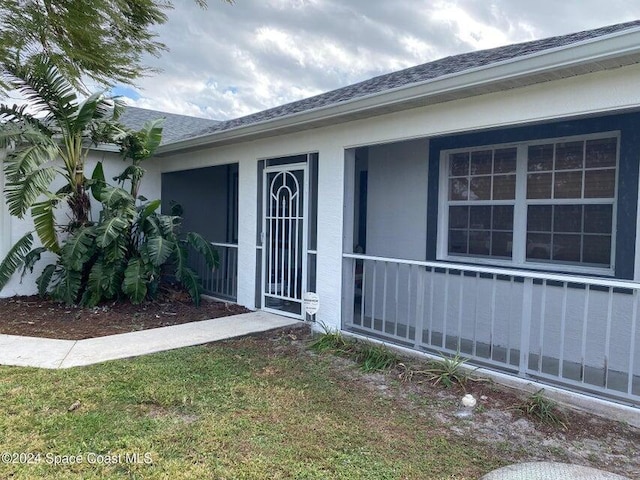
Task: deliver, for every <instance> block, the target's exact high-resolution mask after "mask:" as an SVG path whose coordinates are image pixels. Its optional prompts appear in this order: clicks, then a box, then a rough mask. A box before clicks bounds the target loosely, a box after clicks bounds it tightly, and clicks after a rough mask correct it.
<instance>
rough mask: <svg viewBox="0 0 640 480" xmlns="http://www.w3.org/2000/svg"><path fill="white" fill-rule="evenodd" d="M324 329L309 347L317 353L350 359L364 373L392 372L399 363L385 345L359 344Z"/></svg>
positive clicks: (340, 334)
mask: <svg viewBox="0 0 640 480" xmlns="http://www.w3.org/2000/svg"><path fill="white" fill-rule="evenodd" d="M323 329H324V333H322V334H320V335H318V336H317V337H316V338H315V339H314V340H313V342H311V344H310V345H309V348H310V349H311V350H313V351H315V352H318V353H325V352H328V353H332V354H334V355H341V356H346V357H349V358H351V359H352V360H354V361H355V362H356V363H357V364H358V365H359V366H360V368H361V369H362V371H364V372H378V371H386V370H390V369H391V368H393V367H394V366H395V365H396V364H397V363H398V356H397V355H396V354H395V353H394V352H393V351H391V350H389V348H387V346H385V345H378V344H373V343H370V342H358V341H357V340H356V339H351V338H346V337H345V336H344V335H343V334H342V333H341V332H340V331H338V330H334V329H331V328H329V327H327V326H323Z"/></svg>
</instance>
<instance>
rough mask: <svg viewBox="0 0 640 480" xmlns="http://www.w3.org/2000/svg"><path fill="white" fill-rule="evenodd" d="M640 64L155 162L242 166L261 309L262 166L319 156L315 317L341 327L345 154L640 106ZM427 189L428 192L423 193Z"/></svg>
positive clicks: (248, 252) (242, 256)
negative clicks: (259, 205) (317, 306)
mask: <svg viewBox="0 0 640 480" xmlns="http://www.w3.org/2000/svg"><path fill="white" fill-rule="evenodd" d="M639 80H640V66H638V65H635V66H629V67H623V68H619V69H617V70H612V71H608V72H598V73H593V74H589V75H583V76H581V77H575V78H569V79H564V80H559V81H554V82H547V83H544V84H540V85H534V86H529V87H525V88H519V89H513V90H509V91H505V92H500V93H494V94H490V95H483V96H479V97H473V98H468V99H464V100H459V101H455V102H449V103H447V104H441V105H435V106H430V107H423V108H416V109H412V110H408V111H405V112H398V113H393V114H388V115H381V116H378V117H373V118H369V119H364V120H358V121H353V122H350V123H348V124H337V125H334V126H329V127H323V128H317V129H313V130H309V131H305V132H300V133H294V134H289V135H282V136H278V137H273V138H266V139H261V140H256V141H251V142H245V143H241V144H236V145H228V146H223V147H218V148H210V149H205V150H200V151H196V152H190V153H187V154H175V155H173V156H170V157H164V158H160V159H157V162H158V164H159V167H160V169H161V170H162V171H175V170H183V169H189V168H198V167H203V166H209V165H217V164H223V163H232V162H239V165H240V173H239V177H240V178H239V196H240V204H239V218H240V228H239V279H238V302H239V303H240V304H242V305H245V306H247V307H252V308H253V307H255V302H254V297H255V254H256V244H255V239H256V221H257V218H256V215H257V212H256V208H257V206H256V205H257V204H256V201H257V196H256V190H257V171H256V169H257V161H258V159H263V158H275V157H280V156H287V155H294V154H299V153H307V152H318V153H319V178H318V197H319V206H318V278H317V280H318V282H317V285H318V288H317V291H318V294H319V295H320V299H321V300H320V302H321V308H320V311H319V312H318V316H317V320H318V321H319V322H323V323H324V324H326V325H329V326H335V327H339V326H340V314H339V312H340V304H341V301H342V298H341V282H340V278H341V270H342V261H341V254H342V239H343V232H342V228H343V199H344V190H343V181H344V156H345V153H344V152H345V149H347V148H353V147H358V146H370V145H373V144H382V143H389V142H397V141H402V140H410V139H415V138H425V137H429V136H432V135H443V134H450V133H456V132H464V131H471V130H477V129H483V128H492V127H501V126H507V125H517V124H526V123H530V122H540V121H544V120H549V119H556V118H568V117H573V116H582V115H591V114H598V113H603V112H608V111H616V110H623V109H626V108H631V107H638V106H639V105H640V89H637V88H636V85H637V82H638V81H639ZM425 191H426V189H425Z"/></svg>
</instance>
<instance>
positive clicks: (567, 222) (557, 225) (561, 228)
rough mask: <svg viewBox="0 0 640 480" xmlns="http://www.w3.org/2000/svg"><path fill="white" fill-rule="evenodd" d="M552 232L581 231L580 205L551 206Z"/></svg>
mask: <svg viewBox="0 0 640 480" xmlns="http://www.w3.org/2000/svg"><path fill="white" fill-rule="evenodd" d="M553 231H554V232H581V231H582V205H556V206H554V207H553Z"/></svg>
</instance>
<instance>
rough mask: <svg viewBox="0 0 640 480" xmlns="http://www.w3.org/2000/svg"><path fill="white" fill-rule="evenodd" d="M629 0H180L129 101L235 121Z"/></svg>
mask: <svg viewBox="0 0 640 480" xmlns="http://www.w3.org/2000/svg"><path fill="white" fill-rule="evenodd" d="M633 3H635V2H626V1H624V0H609V1H608V2H600V1H597V0H565V1H563V2H557V1H553V0H538V1H536V2H530V1H529V0H486V1H482V2H479V1H477V0H439V1H433V0H394V1H389V0H367V1H366V2H364V1H361V0H238V1H236V2H235V4H234V5H233V6H230V5H228V4H227V3H225V2H221V1H219V0H209V7H208V9H207V10H201V9H199V8H198V7H196V6H195V2H192V1H185V2H176V8H175V10H173V11H171V12H169V21H168V23H167V24H166V25H165V26H163V27H161V28H160V29H159V34H160V39H161V40H162V41H164V42H165V43H166V44H167V45H168V46H169V47H170V49H171V51H170V52H169V53H166V54H164V55H163V56H162V57H161V58H160V59H154V58H150V59H148V61H149V64H151V65H153V66H156V67H160V68H162V69H163V72H162V73H160V74H158V75H155V76H153V77H148V78H144V79H141V80H140V82H139V87H140V89H138V90H137V93H139V94H140V98H138V99H136V100H131V101H130V103H131V104H135V105H138V106H143V107H146V108H154V109H158V110H166V111H170V112H174V113H182V114H186V115H196V116H205V117H209V118H216V119H228V118H235V117H239V116H243V115H247V114H249V113H253V112H255V111H259V110H263V109H266V108H270V107H274V106H277V105H280V104H283V103H287V102H291V101H294V100H298V99H301V98H304V97H308V96H311V95H315V94H318V93H321V92H325V91H328V90H331V89H334V88H338V87H341V86H344V85H347V84H351V83H355V82H357V81H361V80H364V79H366V78H370V77H373V76H375V75H379V74H382V73H386V72H390V71H393V70H398V69H401V68H406V67H409V66H412V65H417V64H420V63H424V62H427V61H430V60H435V59H437V58H441V57H444V56H447V55H452V54H456V53H462V52H467V51H471V50H474V49H482V48H490V47H495V46H498V45H504V44H508V43H514V42H520V41H526V40H530V39H533V38H542V37H545V36H551V35H557V34H563V33H568V32H571V31H579V30H584V29H588V28H595V27H597V26H601V25H606V24H611V23H618V22H623V21H627V20H631V19H633V18H639V17H640V5H638V6H634V5H633Z"/></svg>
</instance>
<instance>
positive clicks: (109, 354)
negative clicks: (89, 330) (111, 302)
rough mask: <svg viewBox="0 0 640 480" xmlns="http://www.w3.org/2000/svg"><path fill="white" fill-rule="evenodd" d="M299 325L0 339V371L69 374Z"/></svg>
mask: <svg viewBox="0 0 640 480" xmlns="http://www.w3.org/2000/svg"><path fill="white" fill-rule="evenodd" d="M300 323H302V322H300V321H298V320H294V319H291V318H287V317H281V316H279V315H273V314H271V313H266V312H261V311H258V312H251V313H243V314H241V315H233V316H230V317H222V318H215V319H213V320H204V321H202V322H192V323H185V324H182V325H173V326H171V327H162V328H154V329H150V330H142V331H139V332H131V333H121V334H119V335H110V336H106V337H98V338H88V339H86V340H55V339H50V338H35V337H20V336H16V335H0V365H15V366H20V367H38V368H51V369H57V368H70V367H79V366H84V365H92V364H94V363H101V362H105V361H107V360H117V359H120V358H128V357H136V356H139V355H147V354H149V353H155V352H162V351H164V350H172V349H174V348H182V347H189V346H192V345H200V344H203V343H209V342H215V341H217V340H225V339H227V338H233V337H240V336H243V335H248V334H251V333H258V332H265V331H268V330H273V329H275V328H281V327H287V326H291V325H296V324H300Z"/></svg>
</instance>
